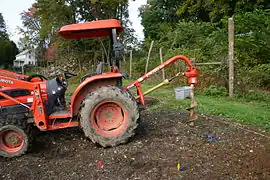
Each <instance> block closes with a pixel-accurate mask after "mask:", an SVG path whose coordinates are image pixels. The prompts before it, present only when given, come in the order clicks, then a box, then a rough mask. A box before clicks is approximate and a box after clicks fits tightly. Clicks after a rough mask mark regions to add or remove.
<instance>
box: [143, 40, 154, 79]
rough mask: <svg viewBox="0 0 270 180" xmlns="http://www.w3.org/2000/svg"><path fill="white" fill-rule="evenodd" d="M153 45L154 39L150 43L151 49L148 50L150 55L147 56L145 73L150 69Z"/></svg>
mask: <svg viewBox="0 0 270 180" xmlns="http://www.w3.org/2000/svg"><path fill="white" fill-rule="evenodd" d="M153 45H154V41H152V42H151V45H150V48H149V51H148V56H147V60H146V65H145V72H144V73H145V74H146V73H147V71H148V64H149V59H150V55H151V51H152V48H153Z"/></svg>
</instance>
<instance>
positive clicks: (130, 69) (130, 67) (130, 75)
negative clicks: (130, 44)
mask: <svg viewBox="0 0 270 180" xmlns="http://www.w3.org/2000/svg"><path fill="white" fill-rule="evenodd" d="M129 77H132V50H130V57H129Z"/></svg>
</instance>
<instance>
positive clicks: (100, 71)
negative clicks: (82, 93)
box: [81, 62, 104, 83]
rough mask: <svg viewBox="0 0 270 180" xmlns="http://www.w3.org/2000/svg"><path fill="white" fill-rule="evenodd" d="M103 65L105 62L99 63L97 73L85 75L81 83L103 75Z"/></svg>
mask: <svg viewBox="0 0 270 180" xmlns="http://www.w3.org/2000/svg"><path fill="white" fill-rule="evenodd" d="M103 64H104V62H99V64H98V65H97V69H96V72H93V73H89V74H86V75H84V76H83V77H82V78H81V83H82V82H83V81H84V80H85V79H87V78H89V77H91V76H95V75H98V74H102V73H103Z"/></svg>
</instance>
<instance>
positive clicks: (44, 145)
mask: <svg viewBox="0 0 270 180" xmlns="http://www.w3.org/2000/svg"><path fill="white" fill-rule="evenodd" d="M187 116H188V114H187V112H185V111H181V110H179V111H165V110H164V111H159V112H157V111H155V112H151V111H150V110H149V109H147V108H146V109H144V110H143V111H142V112H141V122H140V126H139V127H138V130H137V134H136V136H135V137H134V138H133V139H131V141H130V142H129V143H127V144H125V145H121V146H117V147H114V148H106V149H104V148H101V147H99V146H97V145H95V144H93V143H92V142H91V141H89V140H87V139H86V138H85V137H84V135H83V132H82V131H81V130H80V129H67V130H61V131H56V132H40V133H37V135H36V141H35V142H34V144H33V148H32V150H31V151H30V152H29V153H28V154H26V155H24V156H22V157H19V158H14V159H5V158H1V157H0V179H22V180H27V179H38V180H42V179H46V180H47V179H65V180H66V179H102V180H103V179H114V180H117V179H143V180H146V179H154V180H156V179H162V180H163V179H208V180H209V179H270V139H269V136H270V135H269V133H266V132H261V130H259V129H255V128H252V131H251V128H249V127H244V129H247V130H243V128H242V127H243V126H239V125H236V124H235V123H231V122H230V121H226V120H222V119H220V118H218V117H213V116H200V118H199V119H198V121H197V123H196V126H195V127H193V128H192V127H189V126H188V125H186V124H185V122H186V120H187ZM223 121H224V122H223ZM239 127H241V128H239ZM253 131H255V133H254V132H253ZM205 132H208V133H214V134H216V137H217V140H216V141H215V142H208V140H209V139H208V138H207V137H205V136H204V133H205ZM258 133H263V134H264V135H265V136H262V135H258ZM178 162H179V164H181V166H182V167H183V168H184V170H183V171H178V169H177V164H178ZM102 164H103V166H102V167H101V165H102Z"/></svg>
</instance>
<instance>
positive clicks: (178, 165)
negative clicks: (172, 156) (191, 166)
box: [177, 162, 181, 171]
mask: <svg viewBox="0 0 270 180" xmlns="http://www.w3.org/2000/svg"><path fill="white" fill-rule="evenodd" d="M180 168H181V165H180V163H179V162H178V163H177V170H178V171H179V170H180Z"/></svg>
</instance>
